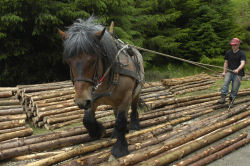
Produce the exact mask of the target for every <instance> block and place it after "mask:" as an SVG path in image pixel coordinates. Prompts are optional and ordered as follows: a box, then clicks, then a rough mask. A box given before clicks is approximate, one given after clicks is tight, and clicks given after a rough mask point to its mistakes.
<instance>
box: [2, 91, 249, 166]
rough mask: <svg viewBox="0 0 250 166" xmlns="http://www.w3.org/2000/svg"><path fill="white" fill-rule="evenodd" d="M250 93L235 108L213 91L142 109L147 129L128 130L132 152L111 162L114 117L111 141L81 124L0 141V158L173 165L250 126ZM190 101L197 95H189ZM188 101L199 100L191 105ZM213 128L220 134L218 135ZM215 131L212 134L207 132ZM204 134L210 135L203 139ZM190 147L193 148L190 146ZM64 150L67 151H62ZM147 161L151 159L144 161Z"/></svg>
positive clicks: (41, 162)
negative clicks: (94, 135)
mask: <svg viewBox="0 0 250 166" xmlns="http://www.w3.org/2000/svg"><path fill="white" fill-rule="evenodd" d="M249 94H250V90H245V91H240V92H239V96H240V97H239V99H237V100H236V101H235V107H234V108H232V109H230V110H229V111H228V110H227V104H225V105H219V104H216V100H217V98H213V97H211V96H216V95H217V94H215V93H213V94H208V95H207V96H203V97H200V98H201V99H207V98H210V99H211V100H208V99H207V101H203V102H198V101H197V102H190V101H188V99H187V98H186V99H185V100H184V99H183V98H182V99H179V98H177V100H178V101H179V103H178V104H170V105H165V106H162V107H160V108H158V109H155V110H152V111H148V112H145V113H141V114H140V116H139V118H140V124H141V126H142V129H141V130H140V131H136V132H132V133H129V134H127V138H128V144H129V151H130V152H131V154H130V155H128V156H126V157H122V158H120V159H118V160H114V161H111V162H108V159H109V157H110V150H111V146H112V145H113V144H114V142H115V140H114V139H110V138H108V137H109V136H110V135H111V132H112V128H113V126H114V121H112V120H111V121H105V122H103V125H104V127H105V128H106V130H107V132H106V135H105V137H107V138H105V139H101V140H96V141H94V140H92V139H91V138H89V136H88V134H87V131H86V129H85V128H84V127H75V128H71V129H68V130H65V131H60V132H59V131H58V132H51V133H48V134H43V135H37V136H30V137H26V138H25V139H18V140H15V141H9V142H5V143H4V144H1V145H0V149H1V150H0V151H1V152H0V160H3V159H11V158H15V157H17V156H20V158H32V156H33V157H36V156H40V158H44V159H39V160H37V161H36V162H31V163H30V164H28V165H51V164H56V163H58V162H62V161H64V160H67V159H70V158H74V159H72V160H70V161H67V162H65V163H61V165H64V166H65V165H97V164H102V165H133V164H136V163H137V164H147V162H148V163H150V164H152V163H154V162H155V161H156V160H157V161H158V159H159V163H163V164H165V163H169V162H172V161H175V160H178V159H179V158H181V157H182V156H181V152H183V151H184V152H185V153H184V154H183V155H187V154H189V153H191V152H193V151H195V150H198V149H199V148H201V147H203V146H206V145H208V144H209V143H212V142H214V141H216V140H219V139H221V138H223V137H226V136H227V135H228V134H230V133H233V132H237V131H238V130H239V129H241V128H244V127H246V126H248V125H249V124H250V121H249V115H250V98H248V97H247V95H249ZM218 95H219V94H218ZM189 100H191V101H192V100H197V99H194V98H192V97H189ZM188 102H190V103H193V104H190V105H186V104H187V103H188ZM221 109H224V111H220V110H221ZM210 113H213V114H210ZM214 113H215V114H214ZM204 115H209V116H204ZM192 119H193V120H192ZM179 124H181V125H179ZM213 131H214V132H215V133H218V134H214V133H213ZM209 133H212V134H210V135H206V134H209ZM204 135H206V137H203V136H204ZM200 137H202V138H204V139H201V138H200ZM241 137H242V136H241ZM244 137H245V136H244ZM196 139H197V140H196ZM79 143H81V145H78V146H77V147H74V148H70V150H66V151H62V148H63V147H70V146H72V145H75V144H79ZM185 143H187V144H185ZM245 143H246V141H245ZM183 144H185V146H184V147H183V146H182V145H183ZM241 145H243V144H241ZM190 147H192V148H193V149H191V150H189V149H190ZM173 148H179V150H173V151H171V149H173ZM44 151H48V153H49V154H50V155H51V156H53V157H51V156H49V157H48V155H44V154H43V153H44ZM58 151H60V152H61V153H57V152H58ZM179 152H180V153H179ZM32 153H35V154H32ZM31 154H32V155H31ZM21 155H25V156H21ZM42 156H43V157H42ZM131 156H132V157H131ZM166 156H167V157H166ZM166 158H167V160H166ZM146 159H147V162H143V161H144V160H146Z"/></svg>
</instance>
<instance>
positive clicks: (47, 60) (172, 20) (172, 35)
mask: <svg viewBox="0 0 250 166" xmlns="http://www.w3.org/2000/svg"><path fill="white" fill-rule="evenodd" d="M249 7H250V0H1V1H0V85H1V86H11V85H16V84H29V83H41V82H49V81H58V80H65V79H69V69H68V66H67V65H65V64H64V63H63V61H62V51H63V48H62V41H61V39H60V37H59V35H58V33H57V28H60V29H62V30H66V28H67V26H69V25H71V24H72V23H73V22H74V21H75V20H76V19H77V18H82V19H87V18H88V17H89V16H91V15H94V16H96V17H97V18H98V20H99V22H100V23H101V24H103V25H104V26H107V27H108V26H109V24H110V22H111V21H114V23H115V28H114V32H115V35H116V36H117V37H118V38H120V39H121V40H123V41H125V42H128V43H130V44H133V45H137V46H140V47H144V48H148V49H152V50H155V51H159V52H162V53H166V54H170V55H173V56H176V57H181V58H185V59H189V60H193V61H200V62H206V63H214V61H216V62H219V61H220V60H221V59H222V58H220V57H222V56H223V55H224V53H225V51H226V50H227V49H228V48H229V45H228V42H229V40H230V39H231V38H233V37H238V38H240V39H241V40H242V41H243V42H244V43H245V44H244V47H245V48H246V47H248V46H249V45H250V25H249V20H250V19H249V17H250V16H249V10H248V9H249ZM239 16H240V17H239ZM143 57H144V65H145V67H146V68H150V67H152V66H156V65H159V66H161V65H162V66H164V65H167V64H169V63H176V62H175V61H174V60H171V59H167V58H164V57H159V56H157V55H154V54H150V53H145V52H144V53H143Z"/></svg>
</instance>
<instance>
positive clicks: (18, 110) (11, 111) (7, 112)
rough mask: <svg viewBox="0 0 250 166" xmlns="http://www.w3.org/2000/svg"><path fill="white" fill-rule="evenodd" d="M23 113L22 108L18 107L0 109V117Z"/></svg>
mask: <svg viewBox="0 0 250 166" xmlns="http://www.w3.org/2000/svg"><path fill="white" fill-rule="evenodd" d="M22 113H25V112H24V110H23V108H21V106H19V108H13V109H0V116H3V115H16V114H22Z"/></svg>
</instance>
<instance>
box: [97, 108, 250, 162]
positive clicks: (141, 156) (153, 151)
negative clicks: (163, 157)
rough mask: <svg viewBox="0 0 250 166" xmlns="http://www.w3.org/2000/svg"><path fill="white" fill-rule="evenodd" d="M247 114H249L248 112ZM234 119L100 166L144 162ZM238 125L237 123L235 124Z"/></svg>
mask: <svg viewBox="0 0 250 166" xmlns="http://www.w3.org/2000/svg"><path fill="white" fill-rule="evenodd" d="M248 113H249V112H248ZM235 120H236V118H235V117H233V118H230V119H228V120H225V121H222V122H218V123H216V124H213V125H211V126H207V127H205V128H202V129H200V130H197V131H194V132H192V133H189V134H187V135H184V136H181V137H178V138H177V139H174V140H171V141H169V140H166V141H164V142H163V143H160V144H157V145H154V146H151V147H148V148H146V149H145V148H144V149H141V150H140V151H137V152H136V153H131V154H129V155H127V156H125V157H121V158H119V159H117V160H114V161H111V162H107V163H103V164H101V165H102V166H106V165H110V166H111V165H115V166H117V165H133V164H136V163H138V162H140V161H144V160H145V159H148V158H150V157H153V156H156V155H158V154H160V153H162V152H165V151H167V150H169V149H172V148H174V147H177V146H180V145H182V144H184V143H186V142H189V141H191V140H194V139H196V138H198V137H200V136H202V135H205V134H207V133H210V132H212V131H213V130H216V129H218V128H221V127H222V126H226V125H228V124H231V123H232V122H235ZM249 123H250V119H247V120H245V121H243V122H240V124H241V125H243V126H246V125H248V124H249ZM237 124H239V123H237Z"/></svg>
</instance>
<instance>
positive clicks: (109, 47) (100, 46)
mask: <svg viewBox="0 0 250 166" xmlns="http://www.w3.org/2000/svg"><path fill="white" fill-rule="evenodd" d="M103 29H104V26H102V25H100V24H97V19H96V18H95V17H93V16H91V17H90V18H88V19H87V20H85V21H84V20H82V19H77V20H76V21H75V22H74V23H73V24H72V25H71V26H70V27H68V30H67V31H66V33H67V35H68V37H67V39H66V40H65V41H64V52H63V59H64V60H65V59H67V58H70V57H73V56H77V55H81V54H90V55H97V56H99V57H101V58H104V57H106V58H104V59H105V61H106V62H109V63H111V62H112V61H113V60H114V58H115V55H116V53H117V51H118V50H117V47H116V44H115V42H114V41H113V39H112V36H111V34H110V33H109V32H107V31H105V33H104V35H103V37H102V39H101V40H99V39H97V37H96V36H95V34H96V33H97V32H99V31H102V30H103ZM106 65H107V64H106Z"/></svg>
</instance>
